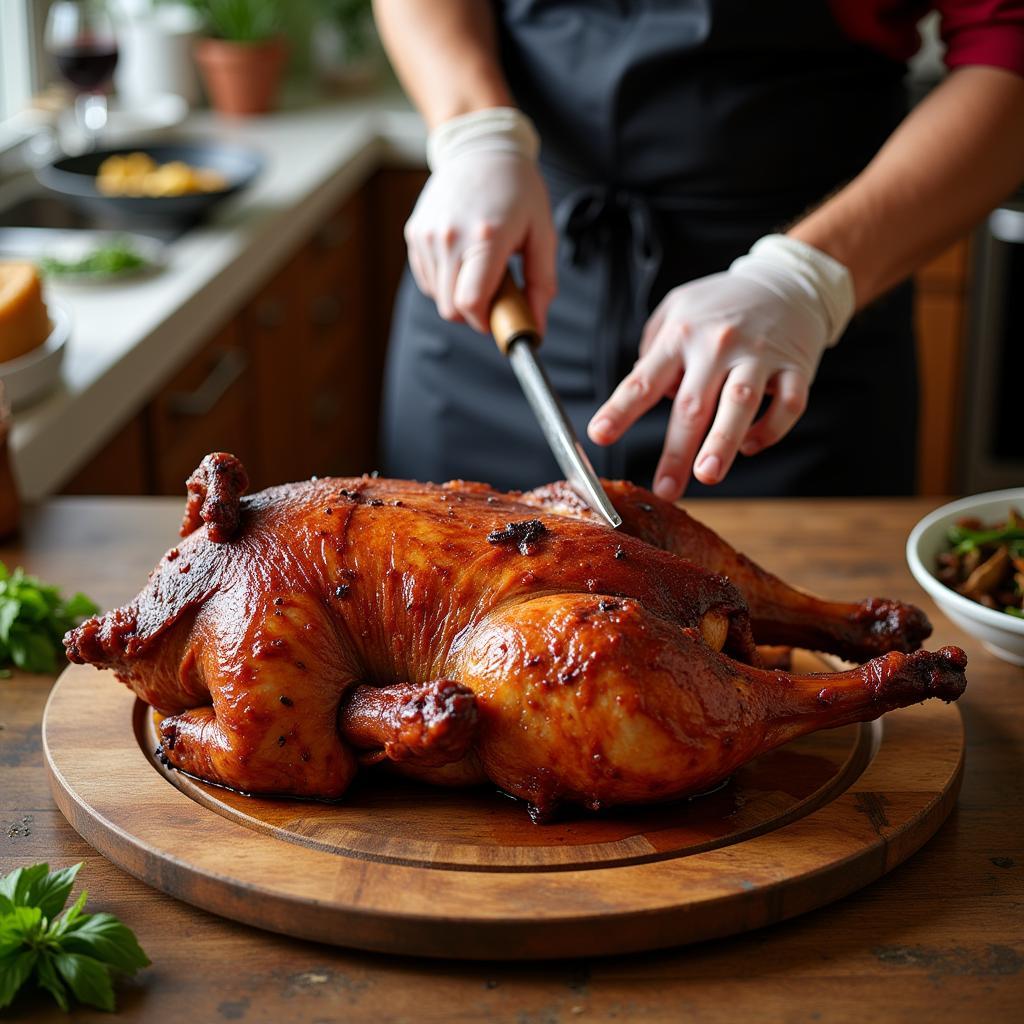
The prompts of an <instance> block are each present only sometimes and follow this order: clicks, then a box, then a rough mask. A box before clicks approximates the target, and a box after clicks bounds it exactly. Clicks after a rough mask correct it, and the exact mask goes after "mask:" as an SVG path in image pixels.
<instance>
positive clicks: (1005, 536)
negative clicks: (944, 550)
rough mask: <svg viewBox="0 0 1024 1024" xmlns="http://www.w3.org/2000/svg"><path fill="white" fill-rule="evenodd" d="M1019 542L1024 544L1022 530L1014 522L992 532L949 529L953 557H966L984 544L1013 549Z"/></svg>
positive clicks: (964, 528)
mask: <svg viewBox="0 0 1024 1024" xmlns="http://www.w3.org/2000/svg"><path fill="white" fill-rule="evenodd" d="M1020 542H1024V528H1022V527H1021V525H1020V523H1018V522H1015V521H1014V522H1010V523H1007V524H1006V525H1005V526H1000V527H997V528H996V529H994V530H971V529H969V528H967V527H966V526H951V527H950V528H949V543H950V544H952V545H953V554H954V555H966V554H967V553H968V552H969V551H973V550H974V549H975V548H980V547H984V546H985V545H986V544H1009V545H1011V547H1015V546H1017V545H1018V544H1019V543H1020Z"/></svg>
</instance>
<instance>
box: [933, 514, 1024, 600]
mask: <svg viewBox="0 0 1024 1024" xmlns="http://www.w3.org/2000/svg"><path fill="white" fill-rule="evenodd" d="M947 540H948V542H949V547H948V548H947V549H946V550H945V551H943V552H941V553H940V554H939V556H938V564H937V566H936V569H937V572H936V575H937V576H938V578H939V579H940V580H941V581H942V582H943V583H945V584H946V586H947V587H951V588H952V589H953V590H955V591H956V592H957V593H958V594H963V596H964V597H969V598H970V599H971V600H972V601H977V602H978V603H979V604H983V605H984V606H985V607H986V608H993V609H996V610H997V611H1003V612H1006V614H1007V615H1015V616H1016V617H1017V618H1022V619H1024V517H1022V516H1021V514H1020V513H1019V512H1017V511H1016V510H1015V509H1011V510H1010V513H1009V515H1008V516H1007V518H1006V521H1005V522H1002V523H991V524H985V523H983V522H982V521H981V520H980V519H977V518H975V517H974V516H969V517H966V518H963V519H959V520H957V522H956V524H955V525H953V526H951V527H950V528H949V534H948V536H947Z"/></svg>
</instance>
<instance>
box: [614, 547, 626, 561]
mask: <svg viewBox="0 0 1024 1024" xmlns="http://www.w3.org/2000/svg"><path fill="white" fill-rule="evenodd" d="M615 557H616V558H617V559H619V561H622V559H623V558H625V557H626V549H625V548H624V547H623V546H622V545H621V544H620V545H619V546H618V547H617V548H616V549H615Z"/></svg>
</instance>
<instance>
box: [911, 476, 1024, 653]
mask: <svg viewBox="0 0 1024 1024" xmlns="http://www.w3.org/2000/svg"><path fill="white" fill-rule="evenodd" d="M1013 500H1016V501H1019V502H1021V503H1024V487H1008V488H1005V489H1003V490H1000V491H985V492H983V493H981V494H972V495H969V496H968V497H966V498H958V499H957V500H956V501H950V502H947V503H946V504H945V505H940V506H939V507H938V508H937V509H933V510H932V511H931V512H929V513H928V515H926V516H924V518H922V519H920V520H919V521H918V523H917V524H916V525H915V526H914V528H913V529H912V530H911V531H910V536H909V537H908V538H907V549H906V555H907V565H908V566H909V567H910V572H911V574H912V575H913V577H914V579H915V580H917V582H918V583H919V584H920V585H921V586H922V587H923V588H924V589H925V590H926V591H927V592H928V593H929V594H930V595H931V596H932V597H933V598H934V599H935V601H936V602H937V603H939V604H941V603H942V602H943V601H947V602H949V604H950V606H951V607H952V608H955V609H956V610H957V611H958V612H959V613H960V614H962V615H965V616H966V617H968V618H974V619H977V620H978V622H980V623H984V624H985V625H987V626H992V627H994V628H996V629H1002V630H1005V631H1006V632H1007V633H1010V634H1012V635H1014V636H1021V637H1024V619H1018V618H1015V617H1014V616H1013V615H1007V613H1006V612H998V611H995V610H994V609H992V608H986V607H985V606H984V605H983V604H978V602H977V601H972V600H971V599H970V598H969V597H964V596H963V594H958V593H957V592H956V591H955V590H953V588H952V587H948V586H946V584H945V583H943V582H942V580H940V579H938V577H936V576H935V575H934V574H933V573H932V572H931V570H930V569H928V568H927V566H925V564H924V562H923V561H922V559H921V555H920V553H919V551H918V548H919V546H920V544H921V539H922V537H923V536H924V534H925V532H926V531H927V530H928V529H929V528H930V527H932V526H934V525H935V524H936V523H938V522H940V521H941V520H943V519H946V518H947V517H949V516H952V515H957V514H958V513H967V512H969V511H976V510H977V508H978V506H979V505H984V504H986V503H988V502H995V501H1013Z"/></svg>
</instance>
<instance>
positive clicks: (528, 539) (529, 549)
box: [487, 519, 548, 555]
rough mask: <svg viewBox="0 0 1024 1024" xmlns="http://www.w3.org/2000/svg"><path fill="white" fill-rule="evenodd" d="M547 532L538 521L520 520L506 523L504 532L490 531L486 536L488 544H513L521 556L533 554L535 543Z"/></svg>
mask: <svg viewBox="0 0 1024 1024" xmlns="http://www.w3.org/2000/svg"><path fill="white" fill-rule="evenodd" d="M547 532H548V528H547V527H546V526H545V525H544V524H543V523H542V522H541V521H540V520H539V519H521V520H519V521H518V522H512V523H506V524H505V529H504V530H491V532H490V533H489V534H487V543H488V544H514V545H515V546H516V547H517V548H518V549H519V553H520V554H521V555H529V554H532V553H533V549H534V546H535V544H536V543H537V541H539V540H540V538H541V537H542V536H543V535H544V534H546V533H547Z"/></svg>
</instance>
